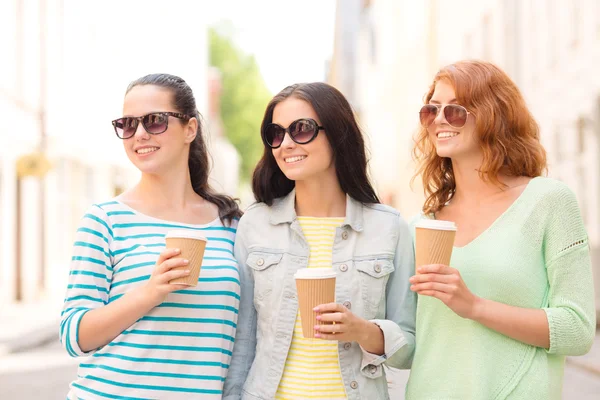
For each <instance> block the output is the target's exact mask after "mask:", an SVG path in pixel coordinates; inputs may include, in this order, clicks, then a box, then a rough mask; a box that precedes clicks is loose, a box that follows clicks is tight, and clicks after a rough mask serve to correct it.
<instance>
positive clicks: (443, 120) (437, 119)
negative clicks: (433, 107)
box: [433, 107, 448, 125]
mask: <svg viewBox="0 0 600 400" xmlns="http://www.w3.org/2000/svg"><path fill="white" fill-rule="evenodd" d="M433 123H434V124H435V125H441V124H443V123H446V124H447V123H448V121H446V117H445V116H444V108H443V107H442V108H441V109H440V111H439V112H438V115H436V116H435V119H434V120H433Z"/></svg>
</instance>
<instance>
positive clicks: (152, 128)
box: [112, 111, 190, 139]
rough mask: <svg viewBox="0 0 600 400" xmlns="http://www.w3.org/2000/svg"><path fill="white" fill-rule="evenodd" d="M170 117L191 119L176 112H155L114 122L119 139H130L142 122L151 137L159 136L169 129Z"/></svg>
mask: <svg viewBox="0 0 600 400" xmlns="http://www.w3.org/2000/svg"><path fill="white" fill-rule="evenodd" d="M169 116H171V117H175V118H179V119H185V120H187V119H190V117H189V116H187V115H185V114H181V113H176V112H169V111H164V112H153V113H150V114H146V115H142V116H141V117H123V118H119V119H115V120H114V121H112V124H113V127H114V128H115V133H116V134H117V136H118V137H119V139H129V138H130V137H132V136H133V135H135V132H136V131H137V127H138V125H139V123H140V121H141V122H142V126H143V127H144V129H145V130H146V132H148V133H149V134H151V135H158V134H159V133H163V132H165V131H166V130H167V128H169Z"/></svg>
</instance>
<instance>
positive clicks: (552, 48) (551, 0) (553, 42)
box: [546, 0, 558, 67]
mask: <svg viewBox="0 0 600 400" xmlns="http://www.w3.org/2000/svg"><path fill="white" fill-rule="evenodd" d="M546 4H547V5H548V7H547V15H546V16H547V20H546V26H547V28H548V35H547V36H546V40H547V41H546V54H547V57H548V58H547V61H548V66H549V67H554V65H555V64H556V55H557V51H558V35H557V32H556V31H557V27H558V21H557V18H556V2H555V0H548V2H547V3H546Z"/></svg>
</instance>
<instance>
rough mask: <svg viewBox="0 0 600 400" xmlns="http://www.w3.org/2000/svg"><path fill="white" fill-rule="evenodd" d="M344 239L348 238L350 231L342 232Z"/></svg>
mask: <svg viewBox="0 0 600 400" xmlns="http://www.w3.org/2000/svg"><path fill="white" fill-rule="evenodd" d="M342 239H344V240H346V239H348V232H347V231H344V232H342Z"/></svg>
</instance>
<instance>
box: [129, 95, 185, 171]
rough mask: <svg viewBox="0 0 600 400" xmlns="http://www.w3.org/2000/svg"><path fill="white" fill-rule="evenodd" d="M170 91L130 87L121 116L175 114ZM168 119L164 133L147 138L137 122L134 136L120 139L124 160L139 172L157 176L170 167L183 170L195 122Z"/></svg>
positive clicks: (170, 117)
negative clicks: (157, 113)
mask: <svg viewBox="0 0 600 400" xmlns="http://www.w3.org/2000/svg"><path fill="white" fill-rule="evenodd" d="M172 98H173V95H172V93H171V91H170V90H168V89H164V88H161V87H159V86H154V85H139V86H135V87H133V88H132V89H131V90H130V91H129V92H128V93H127V94H126V95H125V101H124V104H123V115H124V116H127V117H140V116H143V115H146V114H149V113H153V112H164V111H170V112H179V111H178V110H176V109H175V108H174V107H173V104H172ZM166 118H168V128H167V130H166V131H165V132H163V133H160V134H157V135H151V134H149V133H148V132H146V130H145V129H144V126H143V125H142V123H141V122H140V123H139V124H138V126H137V130H136V132H135V134H134V135H133V136H132V137H130V138H129V139H124V140H123V146H124V148H125V152H126V153H127V157H128V158H129V160H131V162H132V163H133V164H134V165H135V166H136V167H137V168H138V169H139V170H140V171H141V172H142V173H148V174H161V173H162V172H164V171H166V170H167V169H172V168H174V167H181V168H187V161H188V154H189V145H190V143H191V142H192V141H193V140H194V138H195V136H196V127H197V126H196V124H197V122H196V120H195V118H191V119H190V120H189V121H185V120H181V119H178V118H176V117H172V116H169V117H166Z"/></svg>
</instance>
